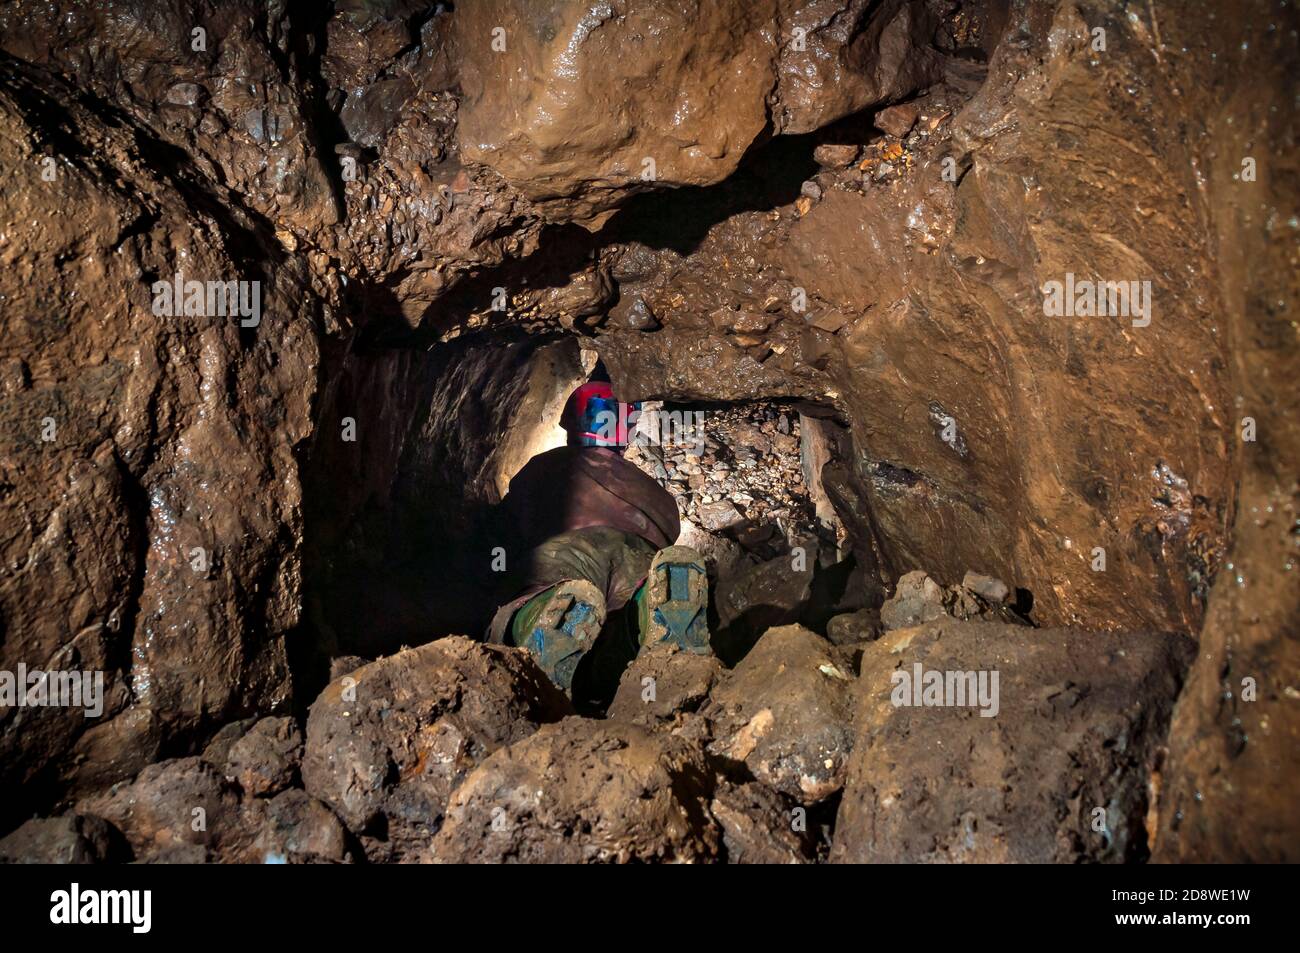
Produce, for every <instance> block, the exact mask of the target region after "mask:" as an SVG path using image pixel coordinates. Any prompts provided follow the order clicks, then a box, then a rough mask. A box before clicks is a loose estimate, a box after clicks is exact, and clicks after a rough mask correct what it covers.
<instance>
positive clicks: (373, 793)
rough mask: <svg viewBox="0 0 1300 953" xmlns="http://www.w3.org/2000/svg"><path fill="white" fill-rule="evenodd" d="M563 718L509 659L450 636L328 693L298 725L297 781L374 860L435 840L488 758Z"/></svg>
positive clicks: (553, 692) (522, 657) (515, 658)
mask: <svg viewBox="0 0 1300 953" xmlns="http://www.w3.org/2000/svg"><path fill="white" fill-rule="evenodd" d="M571 710H572V709H571V708H570V706H569V703H568V701H567V699H565V697H564V695H563V694H561V693H560V691H559V690H558V689H557V688H556V687H555V686H554V685H553V684H551V682H550V681H549V680H548V679H547V678H546V676H545V675H544V674H543V673H542V672H541V670H540V669H538V668H537V666H536V665H535V664H534V663H533V661H532V659H531V657H530V656H529V655H528V654H527V653H526V652H524V651H523V650H520V649H512V648H506V647H503V646H494V645H482V644H480V643H477V642H474V641H472V640H470V639H467V638H464V637H461V636H453V637H450V638H445V639H440V640H438V641H436V642H431V643H429V644H428V645H424V646H421V647H420V648H416V649H408V650H406V651H404V652H399V653H398V654H397V655H394V656H391V657H389V658H385V659H380V660H379V661H377V662H372V663H370V664H369V665H364V666H362V667H361V668H359V669H357V670H356V671H354V672H352V673H351V674H350V675H347V676H344V677H343V678H341V679H339V680H338V681H336V682H333V683H331V684H330V685H329V687H328V688H326V689H325V691H323V692H322V693H321V695H320V697H319V698H317V699H316V702H315V703H314V704H313V705H312V707H311V714H310V716H309V717H308V719H307V751H306V756H305V758H304V761H303V767H302V776H303V782H304V784H305V786H306V789H307V792H308V793H309V794H312V795H313V796H315V797H317V798H319V799H320V800H322V801H324V802H325V803H326V804H328V805H329V806H330V807H332V808H333V809H334V810H335V811H336V812H337V813H338V815H339V817H341V818H342V819H343V821H344V822H345V823H346V824H347V826H348V828H349V829H350V830H351V831H353V833H355V834H358V835H360V834H366V835H368V836H369V837H370V838H371V839H370V840H369V841H368V842H367V846H368V849H369V851H370V852H371V854H372V856H375V857H376V858H385V859H388V858H391V859H402V858H403V857H404V856H406V855H407V854H408V853H410V852H411V851H418V850H419V849H421V848H422V847H423V846H424V845H425V844H427V842H428V840H429V838H430V837H432V836H433V835H434V834H435V833H437V831H438V828H439V827H440V826H441V824H442V820H443V814H444V811H445V809H446V806H447V799H448V797H449V796H450V795H451V792H452V791H453V790H454V789H455V788H456V786H457V785H458V784H459V783H460V782H461V780H462V779H463V778H465V776H466V775H468V774H469V772H470V771H471V770H473V769H474V768H475V767H476V766H477V765H479V764H480V763H481V762H482V761H483V760H484V759H485V758H486V757H487V756H488V755H490V754H491V753H492V752H494V751H496V750H497V749H498V748H502V747H505V746H506V745H510V744H513V743H514V742H517V741H520V740H521V739H523V738H526V737H527V736H528V735H530V734H532V733H533V732H534V731H536V730H537V727H538V725H540V724H542V723H544V722H548V721H555V720H557V719H559V718H561V717H563V716H564V715H565V714H567V713H569V712H570V711H571Z"/></svg>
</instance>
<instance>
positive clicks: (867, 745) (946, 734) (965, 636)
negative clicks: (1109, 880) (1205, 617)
mask: <svg viewBox="0 0 1300 953" xmlns="http://www.w3.org/2000/svg"><path fill="white" fill-rule="evenodd" d="M1075 646H1086V650H1084V651H1079V650H1078V649H1077V648H1075ZM1192 655H1193V646H1192V643H1191V641H1190V640H1189V639H1187V638H1185V637H1183V636H1178V635H1150V634H1140V633H1084V632H1078V631H1061V630H1050V629H1030V628H1026V627H1023V626H1006V625H998V624H993V623H987V622H958V621H953V620H943V621H937V622H930V623H927V624H925V625H922V626H918V627H914V628H906V629H895V630H894V631H891V632H887V633H885V635H883V636H882V637H881V638H880V640H879V641H876V642H873V643H871V644H870V645H868V646H866V648H865V650H864V652H863V655H862V662H861V667H862V670H861V675H860V677H859V679H858V683H857V693H856V694H857V713H856V721H855V724H854V735H855V738H854V743H853V752H852V756H851V760H850V763H849V766H848V770H847V781H846V784H845V789H844V797H843V801H842V803H841V805H840V810H839V815H838V817H837V823H836V828H835V841H834V846H833V848H832V851H831V860H832V861H837V862H856V863H871V862H883V863H916V862H925V863H945V862H946V863H951V862H967V863H1000V862H1016V863H1077V862H1081V861H1090V862H1121V861H1133V860H1141V859H1144V858H1145V857H1146V856H1147V855H1148V853H1149V850H1150V841H1149V837H1151V836H1152V835H1153V833H1154V832H1153V831H1149V829H1148V824H1149V818H1154V817H1155V816H1157V814H1158V812H1159V810H1160V809H1161V807H1162V805H1159V804H1153V803H1152V802H1151V798H1152V792H1153V791H1157V790H1159V773H1160V764H1159V757H1160V751H1161V746H1162V744H1163V738H1164V736H1165V732H1166V731H1167V729H1168V724H1169V719H1170V715H1171V713H1172V710H1173V704H1174V699H1175V698H1176V696H1177V694H1178V690H1179V688H1180V687H1181V684H1182V680H1183V678H1184V677H1185V672H1186V669H1187V665H1188V663H1189V662H1190V661H1191V658H1192ZM929 673H934V674H933V675H931V674H929ZM995 673H996V681H993V677H994V674H995ZM959 689H960V691H959ZM985 713H988V714H987V716H986V714H985Z"/></svg>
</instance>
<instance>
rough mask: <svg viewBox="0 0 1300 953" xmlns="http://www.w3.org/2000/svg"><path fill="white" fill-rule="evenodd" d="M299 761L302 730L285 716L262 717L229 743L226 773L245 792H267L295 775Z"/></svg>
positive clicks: (286, 783)
mask: <svg viewBox="0 0 1300 953" xmlns="http://www.w3.org/2000/svg"><path fill="white" fill-rule="evenodd" d="M301 762H302V732H301V731H300V730H299V729H298V723H297V722H296V721H295V720H294V719H292V718H288V717H280V718H263V719H262V720H261V721H259V722H257V724H255V725H253V726H252V727H251V728H249V729H248V731H247V732H245V733H244V735H243V736H242V737H241V738H240V739H239V740H238V741H236V742H235V743H234V744H233V745H231V747H230V753H229V756H228V757H227V759H226V775H227V777H231V778H234V779H235V781H237V782H238V783H239V786H240V788H241V789H242V790H243V791H244V793H245V794H248V795H253V796H258V797H262V796H269V795H272V794H277V793H279V792H280V791H283V790H284V789H285V788H287V787H289V786H290V785H292V784H293V783H294V782H295V781H297V779H298V766H299V764H300V763H301Z"/></svg>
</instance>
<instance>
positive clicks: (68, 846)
mask: <svg viewBox="0 0 1300 953" xmlns="http://www.w3.org/2000/svg"><path fill="white" fill-rule="evenodd" d="M124 846H125V844H123V843H122V835H121V834H120V833H118V832H117V831H116V830H114V829H113V827H112V825H111V824H109V823H108V822H107V821H105V820H104V819H103V818H101V817H95V816H93V815H89V814H64V815H63V816H61V817H34V818H32V819H31V820H29V821H26V822H24V823H23V825H22V826H21V827H19V828H18V829H17V830H16V831H14V832H13V833H12V834H10V835H9V836H7V837H5V838H3V839H0V864H102V863H106V862H109V861H112V860H117V859H121V855H122V854H123V851H122V850H121V849H120V848H121V847H124Z"/></svg>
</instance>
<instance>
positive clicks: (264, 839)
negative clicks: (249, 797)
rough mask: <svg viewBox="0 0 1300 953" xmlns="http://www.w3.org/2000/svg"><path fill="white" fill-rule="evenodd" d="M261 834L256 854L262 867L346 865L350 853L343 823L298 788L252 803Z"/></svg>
mask: <svg viewBox="0 0 1300 953" xmlns="http://www.w3.org/2000/svg"><path fill="white" fill-rule="evenodd" d="M255 809H256V811H257V813H258V815H259V820H260V824H261V831H260V833H259V835H258V839H257V851H258V852H259V853H260V854H261V855H262V857H263V862H265V863H346V862H349V861H350V860H351V859H352V849H351V847H350V839H349V837H348V832H347V829H346V828H345V827H344V826H343V822H342V821H340V820H339V819H338V817H336V816H335V814H334V812H333V811H331V810H330V809H329V808H328V807H326V806H325V805H324V804H322V803H321V802H320V801H318V800H316V799H315V798H314V797H312V796H310V795H309V794H307V793H306V792H305V791H303V790H301V789H300V788H290V789H288V790H286V791H281V792H280V793H279V794H277V795H276V796H275V797H273V798H270V799H268V800H265V801H258V802H256V808H255Z"/></svg>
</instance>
